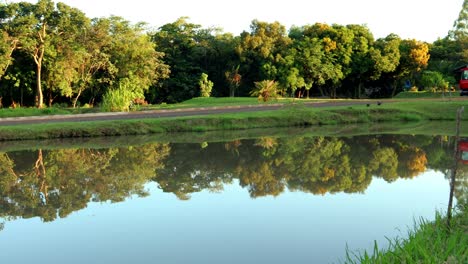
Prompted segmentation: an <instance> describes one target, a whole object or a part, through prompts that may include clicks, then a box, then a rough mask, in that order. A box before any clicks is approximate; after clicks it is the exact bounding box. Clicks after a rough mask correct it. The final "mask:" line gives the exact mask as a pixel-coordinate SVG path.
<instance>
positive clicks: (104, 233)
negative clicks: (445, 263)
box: [0, 171, 449, 264]
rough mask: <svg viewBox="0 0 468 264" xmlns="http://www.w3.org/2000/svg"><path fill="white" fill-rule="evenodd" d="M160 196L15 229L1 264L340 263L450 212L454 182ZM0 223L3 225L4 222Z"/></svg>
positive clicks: (0, 240)
mask: <svg viewBox="0 0 468 264" xmlns="http://www.w3.org/2000/svg"><path fill="white" fill-rule="evenodd" d="M147 188H148V189H149V190H150V192H151V195H150V196H149V197H146V198H136V197H134V198H131V199H127V201H126V202H122V203H115V204H109V203H90V204H89V205H88V207H87V208H86V209H83V210H80V211H77V212H74V213H73V214H71V215H70V216H68V217H67V218H64V219H57V220H56V221H54V222H51V223H42V222H41V221H40V220H39V219H38V218H34V219H28V220H17V221H11V222H7V223H6V225H5V229H4V230H3V231H1V232H0V248H1V250H0V263H9V264H14V263H61V264H62V263H70V264H71V263H216V264H218V263H331V262H337V261H338V260H339V259H340V258H343V257H344V254H345V247H346V244H348V246H349V247H350V249H362V248H368V249H371V248H372V246H373V241H374V240H377V241H378V243H379V244H380V245H382V247H385V246H386V239H385V237H390V238H392V237H396V236H404V235H405V234H406V232H407V229H408V227H412V226H413V220H414V219H418V218H419V217H424V218H426V219H429V220H432V219H434V214H435V209H439V210H445V209H446V204H447V200H448V195H449V186H448V181H447V180H445V179H444V176H443V175H442V174H440V173H435V172H432V171H429V172H426V173H425V174H423V175H420V176H419V177H417V178H415V179H412V180H403V179H399V180H397V181H396V182H394V183H391V184H388V183H386V182H385V181H383V180H382V179H376V178H374V179H373V181H372V183H371V185H370V186H369V188H368V189H367V190H366V191H365V193H364V194H344V193H339V194H335V195H330V194H327V195H324V196H314V195H312V194H305V193H300V192H288V191H286V192H284V193H283V194H281V195H280V196H278V197H261V198H257V199H251V198H250V196H249V194H248V191H247V189H242V188H241V187H239V184H238V183H237V182H235V183H234V184H233V185H229V186H225V190H224V191H223V192H222V193H210V192H209V191H206V190H205V191H202V192H200V193H194V194H192V198H191V199H190V200H189V201H180V200H178V199H177V198H176V197H175V195H174V194H171V193H163V192H162V191H161V190H159V189H158V188H157V186H156V185H155V184H154V183H151V184H148V185H147ZM0 222H1V221H0Z"/></svg>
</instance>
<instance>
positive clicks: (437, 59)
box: [0, 0, 468, 107]
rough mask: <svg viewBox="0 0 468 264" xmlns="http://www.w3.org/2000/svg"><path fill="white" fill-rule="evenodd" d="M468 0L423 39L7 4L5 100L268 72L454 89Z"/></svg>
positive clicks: (280, 87)
mask: <svg viewBox="0 0 468 264" xmlns="http://www.w3.org/2000/svg"><path fill="white" fill-rule="evenodd" d="M467 5H468V4H467V1H464V4H463V7H462V10H461V12H460V16H459V18H458V20H457V21H456V22H455V24H454V28H453V29H452V30H451V31H450V32H448V34H447V36H446V37H445V38H443V39H438V40H437V41H435V42H434V43H424V42H422V41H418V40H414V39H401V38H400V37H399V36H397V35H395V34H390V35H388V36H387V37H385V38H379V39H374V36H373V34H372V32H370V30H369V29H368V28H367V27H366V26H364V25H338V24H333V25H327V24H320V23H316V24H311V25H304V26H300V27H292V28H290V29H289V30H286V28H285V26H283V25H281V24H280V23H279V22H274V23H268V22H262V21H258V20H253V21H252V23H251V26H250V30H249V31H244V32H243V33H241V34H240V35H239V36H233V35H232V34H230V33H224V32H223V31H222V30H221V29H216V28H203V27H202V26H200V25H196V24H192V23H190V22H189V19H188V18H187V17H181V18H179V19H178V20H176V21H174V22H173V23H168V24H165V25H163V26H161V27H159V28H158V29H156V30H150V29H149V28H148V25H146V24H145V23H138V24H132V23H130V22H129V21H127V20H125V19H124V18H121V17H114V16H112V17H106V18H88V17H87V16H86V15H85V14H84V13H83V12H82V11H80V10H78V9H76V8H73V7H70V6H67V5H65V4H63V3H57V4H56V3H54V2H53V1H51V0H39V1H38V2H37V3H36V4H31V3H27V2H20V3H6V4H5V3H3V4H0V30H1V33H2V34H0V106H3V107H15V106H18V105H21V106H34V105H35V106H37V107H43V106H45V105H48V106H52V105H60V106H73V107H77V106H97V105H100V104H101V103H103V104H105V103H106V102H107V101H111V100H123V101H124V102H130V101H132V100H136V101H137V102H138V103H145V102H149V103H163V102H164V103H174V102H180V101H183V100H187V99H190V98H193V97H198V96H201V95H203V96H217V97H219V96H250V95H252V94H256V93H257V94H259V91H255V89H262V87H263V88H264V85H263V86H262V85H255V83H257V84H258V83H260V82H262V81H265V83H264V84H265V85H274V86H268V87H274V88H275V89H277V91H278V93H279V94H280V95H281V96H285V97H292V96H294V97H309V96H311V97H317V96H320V97H323V96H326V97H331V98H336V97H346V98H362V97H389V96H392V95H395V94H396V93H398V92H399V91H402V90H404V89H411V88H412V89H427V90H437V89H439V90H440V89H449V88H451V87H455V86H456V80H455V78H454V76H453V73H452V70H453V69H454V68H455V67H456V66H459V65H461V64H464V63H467V62H468V53H467V52H466V51H467V50H468V49H467V47H468V32H467V27H466V26H467V23H468V10H467ZM272 81H275V82H274V83H273V82H272ZM260 93H261V92H260Z"/></svg>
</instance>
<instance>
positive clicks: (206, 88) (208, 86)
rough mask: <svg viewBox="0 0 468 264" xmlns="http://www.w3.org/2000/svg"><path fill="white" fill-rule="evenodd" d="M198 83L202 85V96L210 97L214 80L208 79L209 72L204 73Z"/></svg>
mask: <svg viewBox="0 0 468 264" xmlns="http://www.w3.org/2000/svg"><path fill="white" fill-rule="evenodd" d="M198 84H199V85H200V96H201V97H210V95H211V90H212V89H213V82H212V81H210V80H208V74H206V73H202V74H201V76H200V80H199V81H198Z"/></svg>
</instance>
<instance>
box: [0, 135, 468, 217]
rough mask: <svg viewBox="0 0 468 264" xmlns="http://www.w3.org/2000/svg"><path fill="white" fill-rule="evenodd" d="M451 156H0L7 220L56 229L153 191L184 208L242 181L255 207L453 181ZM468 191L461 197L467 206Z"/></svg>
mask: <svg viewBox="0 0 468 264" xmlns="http://www.w3.org/2000/svg"><path fill="white" fill-rule="evenodd" d="M451 150H452V148H451V147H450V146H449V144H447V140H446V139H445V138H444V137H429V136H423V137H421V136H418V137H416V136H394V135H385V136H383V135H381V136H358V137H352V138H337V137H302V138H300V137H291V138H269V137H264V138H260V139H256V140H236V141H233V142H227V143H226V142H222V143H209V144H203V145H202V146H200V144H155V143H153V144H148V145H145V146H137V147H128V148H111V149H61V150H47V151H45V150H44V151H40V150H39V151H34V152H14V153H0V217H8V216H9V217H15V216H16V217H24V218H28V217H36V216H38V217H41V218H42V219H43V220H45V221H52V220H54V219H55V218H57V217H66V216H67V215H69V214H70V213H72V212H74V211H76V210H80V209H82V208H85V207H86V206H87V203H89V202H90V201H96V202H100V201H112V202H120V201H123V200H124V199H125V198H127V197H129V196H131V195H140V196H144V195H147V193H146V192H145V189H144V185H145V183H147V182H149V181H154V182H157V184H158V185H159V187H160V188H161V189H162V190H163V191H164V192H170V193H174V194H175V195H176V196H177V197H178V198H180V199H183V200H186V199H190V195H191V194H193V193H196V192H200V191H203V190H209V191H214V192H218V191H221V190H222V189H223V185H224V184H226V183H232V182H233V180H235V179H236V180H238V182H239V184H240V185H241V186H242V187H244V188H246V189H247V190H248V191H249V193H250V195H251V197H253V198H255V197H261V196H266V195H273V196H276V195H279V194H281V193H282V192H284V190H285V189H290V190H292V191H302V192H308V193H312V194H321V195H323V194H326V193H338V192H347V193H354V192H363V191H365V190H366V188H367V187H368V186H369V184H370V183H371V181H372V177H373V176H377V177H381V178H383V179H385V180H386V181H388V182H392V181H395V180H397V179H398V178H401V177H403V178H408V177H409V178H411V177H415V176H417V175H419V174H420V173H421V172H423V171H424V170H426V168H432V169H435V170H439V171H448V168H449V167H450V166H451V164H452V162H451V158H450V157H451ZM466 174H467V173H465V175H466ZM464 184H465V185H463V184H461V185H460V184H459V185H457V186H458V187H457V188H458V189H457V193H458V195H459V197H462V198H463V197H465V198H464V199H466V195H465V196H460V193H462V192H463V191H465V193H466V180H465V181H464ZM457 198H458V197H457ZM462 198H459V199H462Z"/></svg>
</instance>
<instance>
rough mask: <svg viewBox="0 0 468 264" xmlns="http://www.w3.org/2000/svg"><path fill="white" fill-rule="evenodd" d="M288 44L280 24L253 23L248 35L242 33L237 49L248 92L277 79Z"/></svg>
mask: <svg viewBox="0 0 468 264" xmlns="http://www.w3.org/2000/svg"><path fill="white" fill-rule="evenodd" d="M291 43H292V41H291V39H290V38H289V37H288V36H287V34H286V28H285V27H284V26H283V25H281V24H280V23H279V22H274V23H267V22H262V21H258V20H253V21H252V23H251V25H250V32H245V31H244V32H242V34H241V36H240V42H239V44H238V46H237V47H236V52H237V54H238V55H239V57H240V60H241V69H240V70H239V71H240V72H241V73H242V79H243V84H244V86H245V88H246V89H251V87H252V85H253V84H254V82H257V81H261V80H274V79H277V78H278V77H279V75H278V71H279V68H280V67H281V62H282V58H283V57H284V53H285V52H287V50H288V47H289V45H290V44H291Z"/></svg>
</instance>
